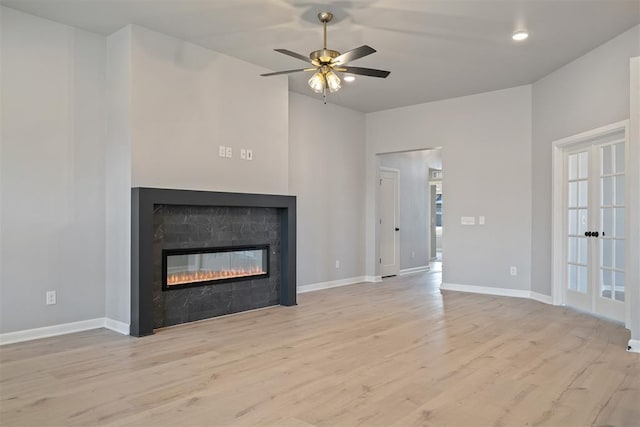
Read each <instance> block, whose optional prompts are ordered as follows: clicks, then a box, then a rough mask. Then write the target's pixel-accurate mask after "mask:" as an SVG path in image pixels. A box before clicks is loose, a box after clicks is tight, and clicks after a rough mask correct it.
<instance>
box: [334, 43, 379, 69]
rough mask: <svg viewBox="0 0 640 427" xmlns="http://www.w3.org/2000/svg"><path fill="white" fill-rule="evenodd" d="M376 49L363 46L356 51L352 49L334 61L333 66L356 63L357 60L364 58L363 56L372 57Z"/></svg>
mask: <svg viewBox="0 0 640 427" xmlns="http://www.w3.org/2000/svg"><path fill="white" fill-rule="evenodd" d="M375 51H376V50H375V49H374V48H372V47H371V46H367V45H366V44H365V45H362V46H360V47H357V48H355V49H351V50H350V51H348V52H345V53H343V54H342V55H340V56H338V57H336V58H335V59H334V60H333V61H331V62H332V63H333V64H339V65H342V64H346V63H347V62H351V61H355V60H356V59H359V58H362V57H363V56H367V55H371V54H372V53H375Z"/></svg>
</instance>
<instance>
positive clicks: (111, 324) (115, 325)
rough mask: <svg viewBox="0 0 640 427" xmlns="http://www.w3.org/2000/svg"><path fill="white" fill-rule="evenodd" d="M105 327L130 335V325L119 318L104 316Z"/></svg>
mask: <svg viewBox="0 0 640 427" xmlns="http://www.w3.org/2000/svg"><path fill="white" fill-rule="evenodd" d="M104 327H105V328H107V329H110V330H112V331H114V332H118V333H119V334H122V335H129V325H128V324H127V323H124V322H120V321H119V320H114V319H110V318H108V317H105V318H104Z"/></svg>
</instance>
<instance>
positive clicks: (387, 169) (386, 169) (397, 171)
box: [376, 166, 400, 277]
mask: <svg viewBox="0 0 640 427" xmlns="http://www.w3.org/2000/svg"><path fill="white" fill-rule="evenodd" d="M380 172H392V173H395V174H396V199H397V200H396V206H395V211H396V215H397V218H396V221H397V222H399V221H400V169H396V168H391V167H388V166H378V180H380V179H381V178H380V176H381V174H380ZM377 188H378V191H377V200H378V203H377V204H378V206H377V207H376V208H377V209H376V211H377V212H378V218H377V221H376V223H377V224H376V225H377V230H378V236H381V235H382V234H381V233H380V203H381V202H382V198H381V197H380V186H379V185H378V187H377ZM395 226H396V227H399V225H398V224H396V225H395ZM396 233H397V236H396V244H397V245H398V247H397V251H396V254H395V257H396V259H395V262H396V264H397V266H398V273H397V274H400V232H399V231H397V232H396ZM381 246H382V241H381V239H378V256H379V257H380V252H381V251H380V247H381ZM378 268H380V269H381V265H380V263H378ZM378 272H379V273H380V276H381V277H382V271H381V270H379V271H378Z"/></svg>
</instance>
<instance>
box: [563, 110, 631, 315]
mask: <svg viewBox="0 0 640 427" xmlns="http://www.w3.org/2000/svg"><path fill="white" fill-rule="evenodd" d="M626 129H627V126H626V124H625V123H624V122H623V123H619V124H616V125H611V126H607V127H604V128H599V129H596V130H593V131H590V132H586V133H584V134H580V135H576V136H573V137H569V138H565V139H563V140H560V141H557V142H556V143H554V148H555V150H558V149H559V150H561V152H560V153H558V152H555V150H554V163H555V165H554V167H555V171H554V172H556V173H555V176H554V297H559V298H560V300H561V301H562V302H563V303H564V304H566V305H568V306H571V307H574V308H576V309H579V310H582V311H586V312H589V313H593V314H596V315H600V316H603V317H606V318H609V319H612V320H617V321H620V322H625V320H626V318H627V310H626V307H627V304H626V301H627V299H628V298H627V296H628V293H627V292H626V288H627V285H628V283H627V277H628V275H627V274H626V273H627V266H628V265H629V250H628V240H629V239H628V229H629V226H628V222H629V219H628V218H627V216H628V215H626V213H627V212H626V200H628V197H629V190H628V188H627V185H626V183H625V179H626V174H627V170H628V161H627V159H628V139H627V130H626ZM558 294H559V295H558Z"/></svg>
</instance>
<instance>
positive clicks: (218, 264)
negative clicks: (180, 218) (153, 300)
mask: <svg viewBox="0 0 640 427" xmlns="http://www.w3.org/2000/svg"><path fill="white" fill-rule="evenodd" d="M268 276H269V246H268V245H259V246H233V247H224V248H197V249H163V250H162V290H163V291H167V290H172V289H179V288H186V287H192V286H202V285H211V284H215V283H223V282H231V281H239V280H252V279H258V278H262V277H268Z"/></svg>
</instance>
